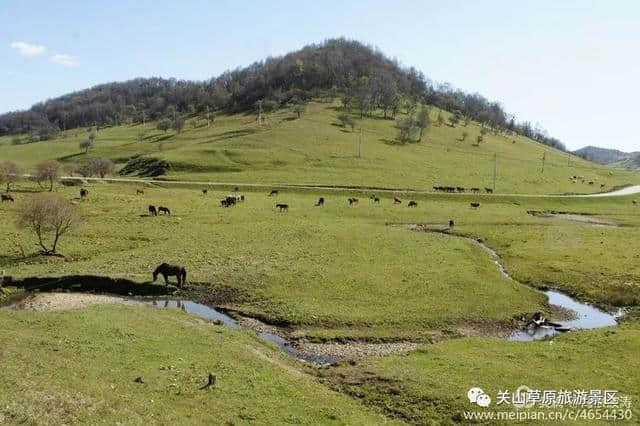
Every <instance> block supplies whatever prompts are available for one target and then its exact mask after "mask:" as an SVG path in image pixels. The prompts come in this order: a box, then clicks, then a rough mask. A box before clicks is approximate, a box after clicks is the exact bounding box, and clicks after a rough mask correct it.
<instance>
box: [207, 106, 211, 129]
mask: <svg viewBox="0 0 640 426" xmlns="http://www.w3.org/2000/svg"><path fill="white" fill-rule="evenodd" d="M209 124H211V120H210V119H209V105H207V127H209Z"/></svg>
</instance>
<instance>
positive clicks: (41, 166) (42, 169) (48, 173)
mask: <svg viewBox="0 0 640 426" xmlns="http://www.w3.org/2000/svg"><path fill="white" fill-rule="evenodd" d="M36 170H37V171H36V180H37V181H38V184H40V186H42V182H46V181H49V192H51V191H53V183H54V182H55V181H56V180H57V179H58V177H59V176H60V171H61V170H62V164H60V163H59V162H57V161H56V160H45V161H42V162H40V163H38V165H37V166H36Z"/></svg>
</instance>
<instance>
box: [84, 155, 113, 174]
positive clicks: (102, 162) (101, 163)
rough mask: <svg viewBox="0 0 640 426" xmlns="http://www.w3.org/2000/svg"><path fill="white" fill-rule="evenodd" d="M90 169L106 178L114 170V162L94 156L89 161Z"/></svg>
mask: <svg viewBox="0 0 640 426" xmlns="http://www.w3.org/2000/svg"><path fill="white" fill-rule="evenodd" d="M89 170H91V171H92V172H93V173H95V174H97V175H98V176H100V177H101V178H104V177H105V176H106V175H108V174H109V173H111V171H112V170H113V162H112V161H111V160H109V159H107V158H94V159H93V160H91V161H90V162H89Z"/></svg>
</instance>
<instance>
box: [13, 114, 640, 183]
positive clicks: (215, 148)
mask: <svg viewBox="0 0 640 426" xmlns="http://www.w3.org/2000/svg"><path fill="white" fill-rule="evenodd" d="M339 112H340V111H339V110H338V107H337V104H331V103H320V102H313V103H310V104H309V106H308V109H307V112H306V114H304V115H303V116H302V118H300V119H295V115H294V114H293V113H292V112H291V111H289V110H287V109H281V110H279V111H277V112H275V113H273V114H270V115H269V117H268V120H267V122H266V123H265V124H258V123H256V119H255V116H254V115H252V114H246V115H245V114H233V115H223V114H221V115H219V116H218V117H217V118H216V120H215V122H214V124H213V125H212V126H210V127H207V126H206V122H205V121H203V120H202V119H200V120H198V119H197V118H190V119H189V120H188V121H187V125H186V126H185V129H184V130H183V131H182V132H181V133H180V134H176V133H175V132H173V131H169V132H166V133H165V132H161V131H158V130H155V123H147V125H146V126H142V125H124V126H118V127H112V128H106V129H102V130H100V131H99V132H98V133H97V138H96V144H95V148H94V149H93V150H92V151H90V152H89V153H88V154H84V151H83V150H81V149H80V148H79V147H78V143H79V142H80V141H82V140H84V139H86V138H87V131H86V129H75V130H70V131H67V132H63V134H62V136H61V137H60V138H58V139H56V140H53V141H49V142H41V143H32V144H22V145H12V144H11V140H10V138H9V137H4V138H0V158H8V159H12V160H14V161H17V162H19V163H21V164H22V165H23V167H24V168H25V169H27V170H31V169H33V167H34V166H35V164H36V163H37V162H38V161H40V160H43V159H51V158H56V159H59V160H61V161H63V162H66V163H82V162H85V161H88V160H89V159H90V158H93V157H107V158H110V159H112V160H114V161H115V162H116V163H117V164H118V167H122V166H123V165H124V164H125V163H126V161H127V160H128V159H130V158H132V157H134V156H139V155H142V156H145V157H153V158H159V159H164V160H167V161H169V162H170V163H171V164H172V169H171V170H170V172H169V173H168V175H167V176H168V177H169V178H172V179H187V180H206V181H216V182H233V183H265V184H277V183H305V184H322V185H348V186H370V187H372V186H373V187H388V188H412V189H423V190H424V189H431V188H432V186H434V185H452V186H462V187H465V188H470V187H480V188H482V187H492V186H493V172H494V154H496V155H497V157H496V158H497V179H496V191H497V192H501V193H521V194H522V193H531V194H548V193H567V192H574V193H589V192H597V191H600V190H601V188H600V185H601V184H605V187H604V188H602V189H605V190H606V189H611V188H613V187H615V186H619V185H625V184H631V183H638V182H640V179H638V175H637V173H633V172H630V171H623V170H613V169H610V168H606V167H603V166H598V165H595V164H593V163H590V162H587V161H585V160H583V159H581V158H578V157H575V156H572V155H569V154H567V153H564V152H561V151H558V150H556V149H553V148H550V147H547V146H545V145H541V144H539V143H536V142H534V141H532V140H529V139H526V138H523V137H520V136H516V135H508V136H506V135H494V134H492V133H488V134H486V135H485V136H484V142H482V143H481V144H480V145H479V146H475V141H476V137H477V136H478V135H479V134H480V126H479V125H477V124H476V123H470V124H469V125H468V126H466V127H465V126H463V125H458V126H457V127H455V128H454V127H450V126H448V125H442V126H438V125H433V126H432V127H431V128H430V129H429V130H428V131H427V132H426V133H425V136H424V138H423V140H422V142H420V143H409V144H405V145H398V144H397V143H395V137H396V129H395V122H394V121H393V120H384V119H382V118H378V116H377V115H376V116H375V117H374V118H365V119H363V120H361V121H359V122H358V125H357V126H356V128H355V131H353V132H352V131H351V129H350V128H343V127H340V126H339V124H338V120H337V118H336V117H337V115H338V113H339ZM378 115H379V114H378ZM436 115H437V111H436V110H435V108H432V110H431V118H432V121H434V122H435V118H436ZM443 115H444V116H445V117H447V113H446V112H443ZM192 123H195V125H196V127H193V126H192ZM360 128H362V145H361V152H362V156H361V157H358V145H359V141H360V132H359V129H360ZM463 133H467V134H468V135H467V136H466V138H465V140H464V141H463V140H461V139H462V134H463ZM140 138H142V139H140ZM543 156H544V157H545V165H544V172H542V158H543ZM574 175H577V176H584V177H585V179H586V180H585V183H582V182H581V181H578V183H571V181H570V180H569V177H570V176H574ZM589 181H594V184H593V185H589V184H588V182H589Z"/></svg>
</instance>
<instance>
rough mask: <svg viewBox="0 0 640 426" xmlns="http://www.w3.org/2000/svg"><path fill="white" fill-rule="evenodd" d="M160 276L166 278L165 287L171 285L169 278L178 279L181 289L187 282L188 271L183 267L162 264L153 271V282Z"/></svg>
mask: <svg viewBox="0 0 640 426" xmlns="http://www.w3.org/2000/svg"><path fill="white" fill-rule="evenodd" d="M158 274H160V275H162V276H163V277H164V282H165V285H169V277H176V279H177V280H178V286H179V287H182V286H183V285H185V284H186V282H187V270H186V269H185V267H184V266H181V265H169V264H168V263H162V264H160V265H158V267H157V268H156V269H155V270H154V271H153V281H155V280H156V279H157V278H158Z"/></svg>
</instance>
